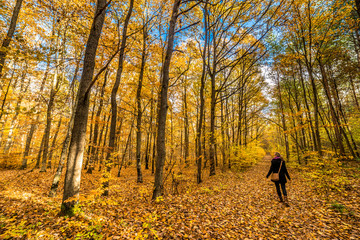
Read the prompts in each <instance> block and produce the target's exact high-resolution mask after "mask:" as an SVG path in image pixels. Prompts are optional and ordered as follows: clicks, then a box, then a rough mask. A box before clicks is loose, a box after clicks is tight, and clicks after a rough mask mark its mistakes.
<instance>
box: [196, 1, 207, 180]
mask: <svg viewBox="0 0 360 240" xmlns="http://www.w3.org/2000/svg"><path fill="white" fill-rule="evenodd" d="M207 3H208V1H207V0H205V6H204V38H205V39H204V49H203V55H202V71H201V80H200V109H199V120H198V125H197V128H196V139H197V144H196V145H197V150H196V160H197V176H196V180H197V183H198V184H199V183H201V182H202V176H201V170H202V168H201V165H202V160H203V159H204V158H203V154H201V151H202V143H201V137H202V136H201V130H202V127H203V120H204V106H205V99H204V90H205V78H206V56H207V52H206V49H207V45H208V27H207V15H208V10H207Z"/></svg>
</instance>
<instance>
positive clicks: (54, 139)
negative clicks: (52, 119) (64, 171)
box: [47, 117, 62, 168]
mask: <svg viewBox="0 0 360 240" xmlns="http://www.w3.org/2000/svg"><path fill="white" fill-rule="evenodd" d="M61 121H62V117H60V120H59V122H58V125H57V127H56V132H55V134H54V137H53V139H52V143H51V147H50V152H49V160H48V163H47V168H51V166H52V165H51V164H52V162H51V160H52V156H53V152H54V149H55V147H56V140H57V137H58V134H59V131H60V127H61Z"/></svg>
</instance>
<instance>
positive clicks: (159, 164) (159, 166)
mask: <svg viewBox="0 0 360 240" xmlns="http://www.w3.org/2000/svg"><path fill="white" fill-rule="evenodd" d="M180 4H181V0H175V1H174V4H173V9H172V14H171V19H170V25H169V31H168V34H167V35H168V41H167V48H166V53H165V60H164V63H163V66H162V69H161V81H160V82H161V90H160V95H159V97H160V98H159V114H158V129H157V141H156V142H157V143H156V145H157V159H156V172H155V183H154V192H153V195H152V199H153V200H155V199H156V198H157V197H159V196H161V195H162V194H163V187H164V186H163V185H164V183H163V178H164V177H163V171H164V164H165V158H166V147H165V127H166V113H167V109H168V103H167V101H168V96H167V95H168V88H169V79H170V78H169V69H170V62H171V56H172V53H173V48H174V38H175V29H176V21H177V18H178V11H179V8H180Z"/></svg>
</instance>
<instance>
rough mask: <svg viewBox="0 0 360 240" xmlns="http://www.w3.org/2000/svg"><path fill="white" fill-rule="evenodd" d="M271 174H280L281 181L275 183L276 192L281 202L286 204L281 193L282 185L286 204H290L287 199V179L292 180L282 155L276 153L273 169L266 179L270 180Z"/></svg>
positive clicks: (271, 168)
mask: <svg viewBox="0 0 360 240" xmlns="http://www.w3.org/2000/svg"><path fill="white" fill-rule="evenodd" d="M271 173H279V180H278V181H273V180H271V181H273V182H274V183H275V187H276V192H277V194H278V195H279V198H280V202H284V201H283V198H282V196H281V191H280V185H281V189H282V193H283V195H284V200H285V203H286V204H288V199H287V192H286V186H285V184H286V182H287V181H286V177H287V178H288V179H289V180H291V179H290V176H289V173H288V171H287V169H286V164H285V161H284V159H283V158H282V157H281V156H280V153H278V152H276V153H275V157H274V158H273V159H272V160H271V167H270V170H269V172H268V174H267V175H266V178H268V177H269V176H270V175H271Z"/></svg>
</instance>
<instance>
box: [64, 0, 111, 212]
mask: <svg viewBox="0 0 360 240" xmlns="http://www.w3.org/2000/svg"><path fill="white" fill-rule="evenodd" d="M107 5H108V4H107V1H106V0H97V4H96V11H95V16H94V20H93V23H92V26H91V29H90V35H89V38H88V40H87V44H86V50H85V56H84V65H83V71H82V76H81V80H80V85H79V90H78V94H77V103H76V110H75V113H74V115H75V116H74V127H73V129H72V133H71V141H70V147H69V155H68V162H67V166H66V174H65V184H64V193H63V199H62V206H61V213H62V214H64V215H73V214H74V208H75V206H76V205H77V203H78V201H79V191H80V180H81V169H82V163H83V156H84V147H85V141H86V126H87V118H88V113H89V100H90V90H91V82H92V79H93V74H94V67H95V57H96V50H97V47H98V43H99V39H100V35H101V31H102V27H103V24H104V20H105V14H106V8H107Z"/></svg>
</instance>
